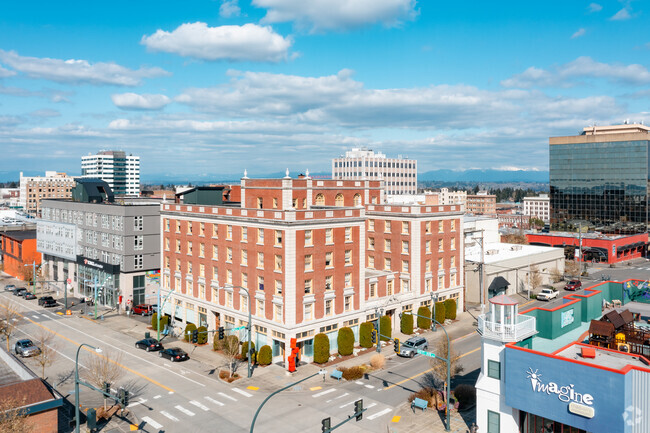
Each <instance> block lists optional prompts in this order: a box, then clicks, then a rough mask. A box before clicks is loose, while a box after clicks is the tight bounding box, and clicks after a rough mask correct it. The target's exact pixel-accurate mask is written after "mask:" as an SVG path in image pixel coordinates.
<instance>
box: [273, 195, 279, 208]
mask: <svg viewBox="0 0 650 433" xmlns="http://www.w3.org/2000/svg"><path fill="white" fill-rule="evenodd" d="M277 208H278V199H277V198H274V199H273V209H277Z"/></svg>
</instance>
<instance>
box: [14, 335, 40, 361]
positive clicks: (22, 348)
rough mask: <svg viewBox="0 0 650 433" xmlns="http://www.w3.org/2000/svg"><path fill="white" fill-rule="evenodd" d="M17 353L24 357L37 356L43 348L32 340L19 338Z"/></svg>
mask: <svg viewBox="0 0 650 433" xmlns="http://www.w3.org/2000/svg"><path fill="white" fill-rule="evenodd" d="M15 350H16V355H20V356H22V357H23V358H26V357H28V356H35V355H38V354H39V353H41V349H39V348H38V346H36V345H35V344H34V343H32V340H27V339H25V340H18V341H17V342H16V347H15Z"/></svg>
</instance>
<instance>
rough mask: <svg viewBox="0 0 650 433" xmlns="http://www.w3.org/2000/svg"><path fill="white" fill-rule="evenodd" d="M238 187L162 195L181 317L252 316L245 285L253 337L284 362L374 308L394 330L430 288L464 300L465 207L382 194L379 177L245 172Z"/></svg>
mask: <svg viewBox="0 0 650 433" xmlns="http://www.w3.org/2000/svg"><path fill="white" fill-rule="evenodd" d="M224 188H225V187H224ZM233 190H234V193H232V194H230V195H228V194H222V191H215V197H220V198H223V197H228V196H229V197H231V199H232V197H237V198H239V199H240V202H238V203H233V202H226V201H223V202H222V204H217V205H214V204H212V205H201V204H200V203H197V201H196V200H195V197H194V199H190V200H185V202H184V204H180V203H177V204H162V207H161V216H162V229H161V230H162V231H161V233H162V246H161V250H162V253H163V254H162V260H163V264H162V277H163V288H164V289H171V290H173V293H172V295H171V302H168V303H166V304H165V305H164V306H163V312H164V313H165V314H167V315H170V316H173V317H174V318H175V320H176V323H177V324H178V323H179V322H181V323H188V322H191V323H194V324H196V325H205V326H207V327H208V329H210V330H214V329H215V328H216V327H218V326H225V327H226V328H232V327H238V326H243V325H245V324H246V323H247V321H248V308H249V300H248V298H247V296H246V294H245V293H244V291H241V290H239V288H238V286H243V287H246V288H248V290H249V292H250V296H252V299H251V307H250V308H252V309H251V313H252V317H253V318H252V322H253V323H252V325H253V335H252V340H253V342H254V343H255V345H256V347H258V348H259V347H261V346H262V345H265V344H268V345H270V346H271V347H272V350H273V359H274V362H278V361H285V360H286V357H285V350H286V349H288V348H289V340H290V339H291V338H297V340H298V346H299V347H300V350H301V359H302V360H305V361H310V360H311V358H312V356H313V338H314V335H315V334H317V333H319V332H324V333H326V334H327V335H328V336H329V338H330V348H331V350H332V351H335V350H336V347H337V346H336V336H337V332H338V329H339V328H340V327H343V326H349V327H351V328H352V329H353V331H354V333H355V337H356V338H357V339H358V329H359V324H360V323H362V322H364V321H366V320H369V319H373V318H374V317H375V308H383V309H384V312H385V314H388V315H389V316H392V318H393V328H394V329H395V328H396V327H397V326H398V320H399V319H398V316H399V313H400V312H402V311H408V310H413V311H415V310H417V308H418V307H419V306H420V305H422V304H429V303H430V302H431V298H432V296H431V294H432V293H436V294H437V295H438V299H439V300H442V299H444V298H447V297H453V298H456V299H457V301H458V305H459V309H461V308H462V304H463V300H462V287H463V281H462V276H463V270H462V269H463V248H462V244H461V242H462V237H461V233H462V215H463V210H462V206H460V205H450V206H427V205H399V206H392V205H385V204H381V203H383V201H384V200H383V197H384V187H383V184H382V182H380V181H372V180H365V181H354V180H313V179H311V178H308V177H307V178H305V177H300V178H298V179H292V178H290V177H288V176H287V177H285V178H283V179H255V180H253V179H248V178H246V177H245V178H243V179H242V180H241V187H240V188H235V187H233ZM204 192H205V191H204ZM190 193H191V192H190ZM186 198H189V197H187V196H186ZM188 201H189V202H192V203H193V204H189V203H188ZM208 201H210V200H208ZM211 202H212V203H214V202H213V201H211ZM241 337H242V338H243V335H242V336H241Z"/></svg>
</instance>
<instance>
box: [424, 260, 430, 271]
mask: <svg viewBox="0 0 650 433" xmlns="http://www.w3.org/2000/svg"><path fill="white" fill-rule="evenodd" d="M424 272H431V260H426V261H425V262H424Z"/></svg>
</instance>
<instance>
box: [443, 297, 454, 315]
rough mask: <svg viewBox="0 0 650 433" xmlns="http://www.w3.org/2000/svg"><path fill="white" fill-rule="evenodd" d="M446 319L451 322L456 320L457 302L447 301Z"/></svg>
mask: <svg viewBox="0 0 650 433" xmlns="http://www.w3.org/2000/svg"><path fill="white" fill-rule="evenodd" d="M445 318H447V319H449V320H455V319H456V300H455V299H447V300H446V301H445Z"/></svg>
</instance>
